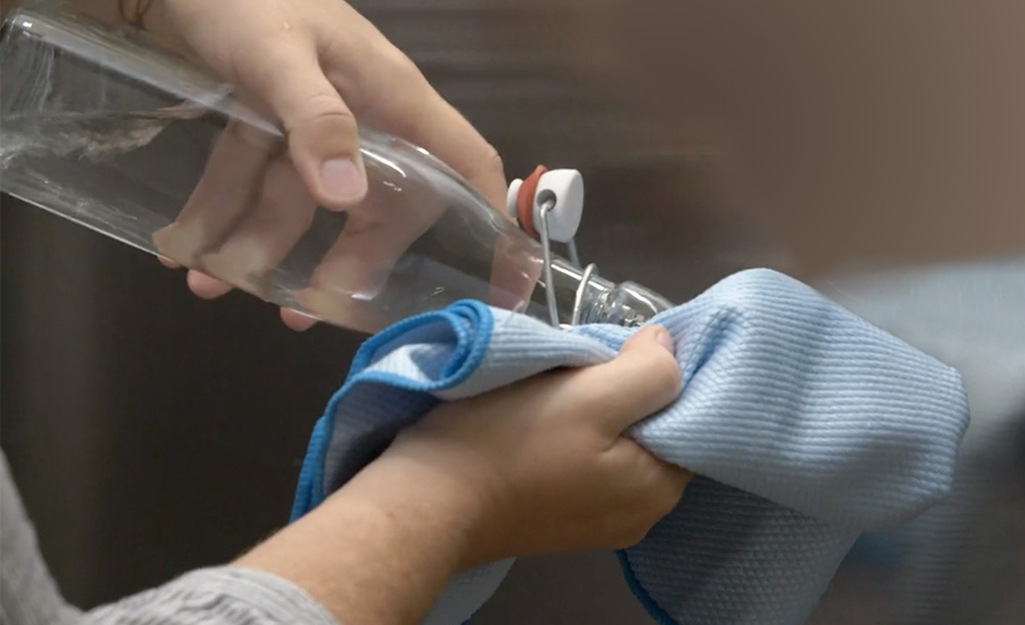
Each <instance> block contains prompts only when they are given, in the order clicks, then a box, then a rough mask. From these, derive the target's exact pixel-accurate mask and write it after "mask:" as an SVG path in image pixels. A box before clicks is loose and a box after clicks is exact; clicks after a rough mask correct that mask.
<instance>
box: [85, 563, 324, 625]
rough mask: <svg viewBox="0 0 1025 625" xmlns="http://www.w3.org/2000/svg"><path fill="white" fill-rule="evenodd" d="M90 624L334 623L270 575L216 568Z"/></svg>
mask: <svg viewBox="0 0 1025 625" xmlns="http://www.w3.org/2000/svg"><path fill="white" fill-rule="evenodd" d="M85 622H86V623H88V624H89V625H210V624H212V623H216V624H218V625H222V624H223V625H338V623H337V622H335V620H334V619H333V618H332V617H331V615H330V614H328V613H327V611H325V610H324V608H323V607H321V605H320V604H319V603H317V602H316V601H314V599H313V598H312V597H310V596H309V595H308V594H306V592H305V591H303V590H302V589H301V588H299V587H298V586H296V585H294V584H292V583H291V582H288V581H286V580H284V579H281V578H280V577H277V576H274V575H271V574H269V573H262V572H259V571H251V570H246V569H236V568H232V567H218V568H211V569H201V570H198V571H195V572H192V573H189V574H187V575H185V576H183V577H181V578H179V579H177V580H175V581H173V582H170V583H168V584H165V585H164V586H160V587H158V588H154V589H153V590H148V591H145V592H143V593H140V594H138V595H134V596H132V597H128V598H127V599H124V600H122V601H119V602H117V603H114V604H111V605H108V606H103V607H101V608H97V609H96V610H93V611H92V612H90V613H88V614H87V615H86V619H85Z"/></svg>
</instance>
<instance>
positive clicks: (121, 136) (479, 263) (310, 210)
mask: <svg viewBox="0 0 1025 625" xmlns="http://www.w3.org/2000/svg"><path fill="white" fill-rule="evenodd" d="M0 127H2V135H0V188H2V190H3V191H5V192H7V193H10V194H11V195H14V196H17V197H19V198H21V199H23V200H25V201H27V202H29V203H31V204H34V205H36V206H39V207H41V208H43V209H46V210H48V211H51V212H53V213H56V214H58V215H60V216H62V217H65V218H67V219H70V220H73V221H75V222H77V223H79V224H81V225H84V226H86V227H89V228H91V229H93V230H95V231H97V232H100V233H102V234H104V235H107V236H110V237H113V238H115V239H117V240H119V241H122V242H124V243H127V244H129V245H132V246H135V247H137V248H139V249H141V250H144V251H146V252H150V253H152V254H156V255H161V256H164V257H166V258H169V259H171V260H173V261H176V262H177V263H179V264H181V265H184V266H186V267H189V268H193V269H198V270H200V271H203V272H204V273H206V274H208V275H211V276H213V277H216V278H219V279H221V280H223V281H225V282H227V283H229V284H231V285H232V286H234V287H236V288H239V289H242V290H244V291H247V292H249V293H252V294H253V295H256V296H258V297H261V298H263V299H264V300H267V301H270V302H273V303H275V304H278V305H280V306H285V307H289V308H293V309H296V310H298V311H300V312H304V313H306V314H308V315H310V316H313V317H316V318H318V319H321V320H324V321H327V322H329V323H333V324H335V325H339V326H342V327H347V328H351V329H355V330H359V331H364V332H374V331H377V330H380V329H381V328H383V327H385V326H387V325H388V324H391V323H393V322H395V321H398V320H400V319H402V318H404V317H407V316H409V315H412V314H416V313H420V312H425V311H428V310H436V309H439V308H442V307H444V306H446V305H448V304H450V303H452V302H454V301H457V300H460V299H464V298H473V299H478V300H481V301H485V302H488V303H490V304H492V305H496V306H500V307H503V308H507V309H510V310H516V311H520V312H525V313H527V314H531V315H534V316H536V317H538V318H540V319H545V320H548V319H549V309H548V307H547V306H546V300H545V293H544V289H545V288H546V285H544V284H543V280H542V275H543V271H542V263H543V261H542V258H543V255H542V250H541V246H540V245H539V244H538V243H537V242H536V241H534V240H533V239H531V238H530V237H528V236H527V235H525V234H524V233H523V232H522V231H520V230H519V229H518V228H517V226H516V225H515V224H514V223H512V221H510V220H509V219H507V218H506V217H505V216H503V215H501V214H500V213H498V212H497V211H495V210H493V209H491V208H489V207H488V206H487V205H486V203H485V201H484V200H483V199H482V198H481V197H480V196H479V195H478V194H477V193H476V192H474V191H473V190H472V189H471V188H470V187H469V186H468V185H467V184H466V183H465V182H464V181H463V180H462V178H460V177H459V176H458V175H457V174H456V173H454V172H453V171H452V170H451V169H450V168H448V167H447V166H446V165H444V164H443V163H442V162H440V161H439V160H438V159H436V158H434V157H432V156H431V155H430V154H428V153H427V152H426V151H424V150H422V149H420V148H418V147H415V146H413V145H411V144H409V143H407V142H405V141H402V140H400V139H397V138H394V137H391V136H387V135H383V134H380V133H377V132H374V131H372V130H370V129H367V128H361V130H360V138H361V150H362V156H363V160H364V163H365V167H366V171H367V176H368V180H369V192H368V194H367V197H366V199H365V200H364V201H363V202H361V203H360V204H358V205H355V206H353V207H351V208H350V209H349V210H347V211H345V212H336V211H328V210H325V209H323V208H320V207H317V206H316V205H315V204H314V203H313V201H312V200H311V199H309V197H308V195H307V194H306V192H305V190H304V188H303V186H302V184H301V182H300V181H299V178H298V175H297V174H296V172H295V171H294V168H293V167H292V165H291V163H290V161H289V160H288V157H287V151H286V150H285V149H284V147H285V146H284V137H283V135H282V133H281V131H280V129H279V128H278V126H277V124H275V123H274V122H273V121H271V120H269V119H267V118H266V117H264V116H262V115H261V114H258V113H257V112H256V111H255V110H254V109H253V108H251V107H248V106H247V105H246V104H245V103H243V102H242V101H240V100H239V99H237V98H235V97H234V95H233V92H232V89H231V88H230V86H228V85H225V84H224V83H222V82H220V81H218V80H216V79H214V78H212V77H211V76H209V75H208V74H206V73H204V72H202V71H200V70H198V69H197V68H195V67H194V66H192V65H191V64H189V63H187V62H186V61H184V60H183V59H180V58H178V57H175V56H172V55H169V54H167V53H164V52H162V51H159V50H157V49H155V48H154V47H152V46H149V45H146V43H145V42H144V41H142V40H140V39H139V38H137V37H133V36H129V35H128V34H126V33H122V32H116V31H111V30H108V29H104V28H102V27H100V26H99V25H97V24H94V23H92V22H91V21H89V20H88V19H87V18H83V17H82V16H79V15H76V14H73V13H69V12H67V11H66V10H63V9H58V8H56V7H54V6H50V5H48V4H46V3H42V2H36V3H30V4H29V5H28V6H23V7H22V8H20V9H18V10H17V11H15V12H13V13H12V14H11V15H10V16H9V17H8V19H7V20H6V21H5V22H4V25H3V33H2V40H0ZM552 269H553V272H552V284H551V285H547V286H550V288H552V289H553V290H554V292H555V300H556V302H557V303H558V309H559V320H560V322H562V323H571V322H580V323H590V322H610V323H620V324H624V325H636V324H638V323H641V322H643V321H644V320H646V319H648V318H650V317H651V316H653V315H654V314H656V313H658V312H660V311H661V310H664V309H665V308H667V307H668V306H669V303H668V302H667V301H666V300H664V299H663V298H661V297H659V296H658V295H656V294H654V293H651V292H650V291H648V290H647V289H645V288H644V287H641V286H639V285H635V284H632V283H625V284H622V285H615V284H613V283H610V282H608V281H606V280H603V279H601V278H598V277H597V276H592V275H588V276H586V277H585V275H584V272H583V271H582V270H581V269H579V268H577V267H575V266H573V265H572V264H570V263H568V262H566V261H564V260H562V259H559V258H555V259H554V260H553V262H552ZM585 278H586V279H585Z"/></svg>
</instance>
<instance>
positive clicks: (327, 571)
mask: <svg viewBox="0 0 1025 625" xmlns="http://www.w3.org/2000/svg"><path fill="white" fill-rule="evenodd" d="M395 469H396V467H394V466H386V467H379V466H375V465H371V466H370V467H368V468H367V469H366V470H365V471H364V473H362V474H360V475H359V476H357V478H356V479H354V480H353V481H352V482H350V483H349V484H347V485H346V486H345V487H344V488H343V489H342V490H341V491H339V492H337V493H336V494H335V495H333V496H332V497H330V498H329V499H328V500H327V501H326V502H325V503H324V504H323V505H321V506H320V507H319V508H317V509H316V510H314V511H313V512H311V513H310V514H308V515H307V516H306V517H304V518H302V519H301V520H299V521H298V522H296V523H295V524H293V525H292V526H290V527H288V528H286V529H284V530H283V531H281V532H280V533H279V534H277V535H276V536H274V537H273V538H271V539H270V540H268V541H267V542H265V543H263V544H262V545H260V546H258V547H257V548H255V549H254V550H253V551H252V552H250V553H249V554H247V555H246V556H244V557H242V558H241V559H240V560H239V561H238V562H236V563H235V566H238V567H241V568H249V569H256V570H262V571H266V572H269V573H273V574H274V575H277V576H279V577H282V578H284V579H287V580H289V581H291V582H292V583H294V584H296V585H297V586H299V587H300V588H302V589H304V590H305V591H306V592H307V593H309V594H310V595H311V596H312V597H313V598H314V599H316V600H317V601H318V602H320V603H321V604H322V605H323V606H324V607H325V608H326V609H327V611H328V612H329V613H330V614H331V615H332V616H334V618H335V619H336V620H337V621H338V622H340V623H343V624H344V625H417V624H418V623H420V622H421V621H422V620H423V618H424V616H425V615H426V613H427V612H428V611H429V610H430V608H431V606H432V605H433V604H434V602H435V601H436V599H437V597H438V596H439V595H440V593H441V592H442V591H443V590H444V588H445V586H446V584H447V583H448V580H449V578H450V577H451V576H452V575H454V574H455V573H456V572H458V571H459V570H460V569H462V568H464V567H465V566H466V565H467V562H465V560H464V554H466V553H467V542H468V538H467V529H466V528H467V527H469V524H470V523H472V513H468V512H467V507H466V506H465V502H462V501H458V495H455V492H456V489H455V488H448V487H446V485H444V484H438V483H437V482H436V481H432V480H429V479H427V478H426V477H425V475H424V474H423V473H422V472H420V471H417V470H416V469H417V468H416V467H407V469H408V470H398V471H396V470H395ZM410 476H415V478H418V482H420V483H413V482H412V481H411V480H412V479H413V478H411V477H410ZM430 482H433V483H430ZM452 486H457V485H452Z"/></svg>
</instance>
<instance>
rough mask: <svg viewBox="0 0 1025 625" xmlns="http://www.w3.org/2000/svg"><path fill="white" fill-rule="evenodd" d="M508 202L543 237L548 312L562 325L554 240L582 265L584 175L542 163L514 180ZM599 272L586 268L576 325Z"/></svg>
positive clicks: (574, 318) (521, 222)
mask: <svg viewBox="0 0 1025 625" xmlns="http://www.w3.org/2000/svg"><path fill="white" fill-rule="evenodd" d="M506 203H507V209H508V211H509V214H510V216H511V217H512V218H513V219H515V220H516V222H517V223H518V224H519V226H520V228H521V229H522V230H523V231H524V232H526V233H527V234H528V235H530V236H531V237H534V238H535V239H539V240H540V241H541V248H542V250H543V253H544V278H545V296H546V300H547V304H548V315H549V317H550V318H551V323H552V325H553V326H555V327H559V326H560V322H559V306H558V302H557V300H556V296H555V287H554V280H553V270H552V241H556V242H559V243H563V244H565V245H566V249H567V254H568V255H569V260H570V262H571V263H573V264H574V265H575V266H577V267H580V257H579V254H578V253H577V245H576V239H575V237H576V234H577V230H578V229H579V228H580V221H581V219H582V218H583V213H584V178H583V176H581V175H580V172H579V171H577V170H575V169H554V170H551V171H549V170H548V169H547V168H545V167H544V166H538V168H537V169H535V170H534V172H533V173H532V174H531V175H530V176H528V177H527V178H526V179H524V180H519V179H517V180H513V181H512V183H511V184H510V185H509V194H508V196H507V198H506ZM595 274H596V268H595V266H594V265H589V266H588V267H587V270H586V271H585V272H584V276H585V278H584V280H583V281H581V283H580V286H579V287H578V289H577V297H576V299H575V304H574V310H573V314H572V317H571V319H572V322H571V324H573V325H575V324H576V323H577V322H578V320H579V308H580V304H581V299H582V295H583V290H584V289H585V288H586V287H587V282H588V281H589V279H590V278H591V277H592V276H593V275H595Z"/></svg>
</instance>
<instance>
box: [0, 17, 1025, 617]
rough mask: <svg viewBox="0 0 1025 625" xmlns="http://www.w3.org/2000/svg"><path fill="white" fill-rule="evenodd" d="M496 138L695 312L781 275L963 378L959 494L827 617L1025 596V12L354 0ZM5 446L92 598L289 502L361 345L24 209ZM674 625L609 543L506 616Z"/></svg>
mask: <svg viewBox="0 0 1025 625" xmlns="http://www.w3.org/2000/svg"><path fill="white" fill-rule="evenodd" d="M353 4H354V5H355V6H357V8H359V9H361V10H362V11H363V13H364V14H365V15H366V16H367V17H368V18H369V19H370V20H371V21H373V22H374V23H375V24H377V25H378V27H379V28H380V29H381V30H382V31H383V32H384V33H385V34H386V35H387V36H389V38H391V39H392V41H393V42H394V43H396V44H397V45H398V46H399V47H400V48H402V49H403V50H404V51H406V52H407V54H409V55H410V56H411V57H412V58H413V59H414V60H415V61H416V62H417V63H418V64H419V66H420V67H421V69H422V70H423V71H424V73H425V74H426V75H427V77H428V78H429V79H430V80H431V81H432V82H433V84H434V85H435V86H436V88H437V89H438V90H439V91H440V92H441V93H442V95H444V96H445V97H446V98H448V99H449V100H450V101H451V102H452V103H453V104H454V105H455V106H456V107H457V108H459V109H460V110H461V111H463V112H464V113H465V114H466V116H467V117H468V118H469V119H470V120H471V121H472V122H473V123H474V124H475V125H476V126H477V127H478V128H479V129H480V130H481V132H482V133H483V134H484V135H485V136H486V137H487V138H488V139H489V140H490V141H491V142H492V143H493V144H494V145H495V146H496V147H497V148H498V150H499V152H500V153H501V154H502V155H503V157H504V160H505V165H506V173H507V174H508V175H509V177H518V176H523V175H524V174H526V173H529V171H530V170H531V169H532V168H533V167H534V166H535V165H536V164H538V163H539V162H543V163H544V164H546V165H548V166H549V167H562V166H566V167H576V168H579V169H581V170H582V171H583V173H584V178H585V180H586V184H587V197H588V199H587V210H586V212H585V218H584V223H583V227H582V232H581V236H580V238H579V245H580V250H581V254H582V255H583V256H584V259H585V260H586V261H594V262H596V263H598V264H599V266H600V267H601V268H602V273H603V274H604V275H607V276H608V277H610V278H613V279H633V280H636V281H638V282H641V283H643V284H646V285H648V286H650V287H652V288H654V289H656V290H657V291H659V292H661V293H663V294H664V295H666V296H668V297H670V298H671V299H673V300H675V301H685V300H686V299H688V298H690V297H693V296H694V295H696V294H697V293H699V292H700V291H701V290H702V289H704V288H706V287H708V286H709V285H711V284H712V283H714V282H715V281H716V280H718V279H720V278H722V277H724V276H726V275H728V274H729V273H731V272H734V271H736V270H739V269H742V268H746V267H752V266H770V267H773V268H776V269H780V270H783V271H786V272H789V273H791V274H793V275H796V276H798V277H800V278H802V279H805V280H807V281H809V282H811V283H812V284H814V285H816V286H817V287H818V288H820V289H822V290H823V291H824V292H825V293H826V294H827V295H829V296H831V297H833V298H835V299H836V300H837V301H839V302H840V303H841V304H843V305H845V306H847V307H848V308H850V309H851V310H853V311H854V312H856V313H858V314H860V315H862V316H864V317H865V318H867V319H868V320H870V321H872V322H873V323H876V324H878V325H880V326H882V327H883V328H884V329H887V330H889V331H891V332H893V333H895V334H897V335H898V336H900V337H902V338H904V339H905V340H907V341H909V342H911V343H913V344H915V345H916V346H918V347H919V348H921V349H923V350H925V351H927V352H929V353H931V354H933V355H935V356H937V357H938V358H940V359H941V360H944V361H945V362H947V363H949V364H951V365H954V366H957V367H959V368H961V370H962V371H963V373H964V375H965V380H966V383H967V386H968V390H969V395H970V401H971V404H972V409H973V424H972V426H971V428H970V430H969V433H968V436H967V440H966V443H965V446H964V451H963V454H962V458H961V466H960V468H959V472H958V481H957V485H956V487H955V490H954V493H953V494H952V496H951V497H950V498H949V499H948V500H947V501H946V502H945V503H944V504H942V505H940V506H939V507H937V508H936V509H934V510H933V511H931V512H930V513H928V514H927V515H926V516H924V517H922V518H921V519H919V520H918V521H916V522H915V523H913V524H910V525H909V526H907V527H904V528H901V529H900V530H898V531H895V532H892V533H888V534H883V535H872V536H866V537H865V538H864V540H863V541H862V542H861V543H859V544H858V545H857V547H856V548H855V549H854V550H853V551H852V553H851V555H850V557H849V558H848V561H847V562H846V563H845V564H844V566H843V567H842V568H841V570H840V572H839V573H838V575H837V577H836V578H835V580H834V582H833V584H832V586H831V588H830V590H829V592H828V593H827V595H826V596H825V597H824V599H823V602H822V604H821V606H820V608H819V610H818V611H817V612H816V613H815V614H814V615H813V616H812V618H811V620H810V623H813V624H815V625H846V624H851V625H887V624H894V625H905V624H907V625H912V624H914V625H918V624H923V625H924V624H929V625H946V624H951V625H953V624H960V623H969V622H970V623H972V624H973V625H1004V624H1011V623H1014V624H1016V625H1017V624H1020V623H1021V615H1022V614H1025V71H1022V67H1023V63H1025V3H1021V2H1014V1H1011V0H974V1H972V2H968V1H961V2H955V1H953V0H934V1H926V0H904V1H902V2H883V1H881V0H862V1H861V2H846V3H842V2H821V1H819V2H813V1H811V0H776V1H774V2H764V3H750V2H739V1H735V0H721V1H719V2H698V1H687V0H685V1H676V2H668V1H664V0H634V1H633V2H630V3H625V2H621V1H619V0H594V1H591V2H585V0H558V1H553V0H548V1H543V0H526V1H525V0H519V1H518V2H505V1H500V0H360V1H359V2H354V3H353ZM2 211H3V214H2V217H0V221H2V224H3V227H2V229H0V237H2V248H0V249H2V259H0V270H2V275H3V282H2V292H0V303H2V311H0V312H2V314H0V322H2V325H0V341H2V371H0V379H2V383H3V392H2V395H0V397H2V406H0V414H2V421H0V438H2V441H3V446H4V449H5V452H6V453H7V455H8V458H9V460H10V463H11V465H12V471H13V472H14V476H15V479H16V480H17V482H18V485H19V487H20V488H21V490H22V494H23V497H24V499H25V501H26V506H27V508H28V510H29V512H30V514H31V515H32V517H33V518H34V520H35V522H36V523H37V526H38V530H39V533H40V537H41V542H42V548H43V551H44V554H45V555H46V557H47V559H48V561H49V563H50V565H51V567H52V569H53V571H54V574H55V576H56V577H57V579H58V581H59V582H60V584H61V587H62V589H63V590H64V592H65V594H66V595H67V597H68V598H69V599H70V600H71V601H72V602H74V603H77V604H78V605H81V606H85V607H89V606H93V605H96V604H99V603H102V602H105V601H109V600H112V599H115V598H117V597H120V596H123V595H125V594H127V593H131V592H134V591H137V590H140V589H142V588H145V587H147V586H151V585H154V584H158V583H160V582H162V581H166V580H167V579H169V578H170V577H172V576H174V575H177V574H179V573H181V572H184V571H186V570H188V569H190V568H195V567H198V566H203V565H208V564H215V563H220V562H223V561H225V560H227V559H229V558H232V557H234V556H235V555H237V554H238V553H239V552H241V551H243V550H244V549H246V548H247V547H249V546H251V545H252V544H253V543H254V542H256V541H258V540H259V539H261V538H263V537H265V536H266V535H267V534H268V533H269V532H271V531H272V530H273V529H275V528H277V527H280V526H281V525H282V524H283V523H285V521H286V520H287V515H288V511H289V507H290V503H291V496H292V492H293V489H294V485H295V478H296V476H297V474H298V469H299V465H300V461H301V459H302V456H303V454H304V451H305V444H306V441H307V437H308V435H309V432H310V429H311V428H312V425H313V422H314V421H315V419H316V418H317V417H318V416H319V414H320V412H321V411H322V410H323V407H324V405H325V403H326V401H327V399H328V397H329V396H330V394H331V393H332V392H333V391H334V390H335V389H336V388H337V387H338V386H339V385H340V383H341V381H342V380H343V378H344V376H345V374H346V371H347V367H348V363H349V361H350V359H351V357H352V355H353V353H354V351H355V349H356V347H357V346H358V344H359V341H360V340H361V337H360V336H357V335H355V334H350V333H348V332H345V331H342V330H338V329H333V328H327V327H318V328H315V329H314V330H312V331H310V332H308V333H305V334H293V333H291V332H289V331H287V330H286V329H284V327H283V326H281V324H280V323H279V321H278V316H277V311H276V310H274V309H272V308H271V307H269V306H266V305H264V304H262V303H261V302H259V301H257V300H255V299H252V298H250V297H248V296H245V295H238V294H233V295H230V296H228V297H226V298H224V299H223V300H221V301H217V302H202V301H199V300H197V299H195V298H193V297H192V296H191V295H190V294H189V293H188V291H187V289H186V288H185V285H184V275H183V274H180V273H176V272H171V271H168V270H165V269H164V268H162V267H161V266H160V265H159V264H157V263H156V262H155V261H154V260H153V259H151V258H150V257H148V256H145V255H143V254H140V253H138V252H135V251H134V250H131V249H129V248H127V247H124V246H120V245H119V244H117V243H115V242H113V241H110V240H107V239H104V238H101V237H100V236H99V235H96V234H93V233H91V232H89V231H86V230H85V229H82V228H79V227H77V226H75V225H73V224H71V223H69V222H65V221H62V220H59V219H58V218H55V217H52V216H50V215H48V214H45V213H43V212H42V211H38V210H35V209H31V208H29V207H27V206H25V205H22V204H19V203H17V202H16V201H14V200H11V199H10V198H8V197H4V198H3V201H2ZM526 622H531V623H532V622H544V623H552V624H553V625H559V624H567V625H569V624H573V625H576V624H578V623H595V624H638V625H650V623H651V622H652V621H651V620H650V619H649V618H648V617H647V616H646V614H645V613H644V611H643V610H642V609H641V608H640V606H639V605H638V604H637V603H636V601H634V600H633V598H632V596H631V595H630V593H629V591H628V590H627V588H626V585H625V583H624V582H623V581H622V579H621V576H620V573H619V570H618V565H617V564H616V562H615V559H614V558H613V557H612V556H610V555H607V554H580V555H573V556H566V557H559V558H547V559H540V560H534V561H523V562H520V563H519V564H518V565H517V566H516V568H515V569H514V571H513V573H512V574H511V575H510V577H509V579H508V580H507V582H506V583H505V585H504V586H503V587H502V589H501V590H500V591H499V593H498V594H497V595H496V596H495V597H494V599H493V600H492V601H491V602H490V603H489V604H488V605H487V606H486V607H485V609H484V610H483V611H482V612H481V613H480V614H479V615H478V618H477V619H476V623H479V624H481V625H507V624H508V625H513V624H520V623H526Z"/></svg>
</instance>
